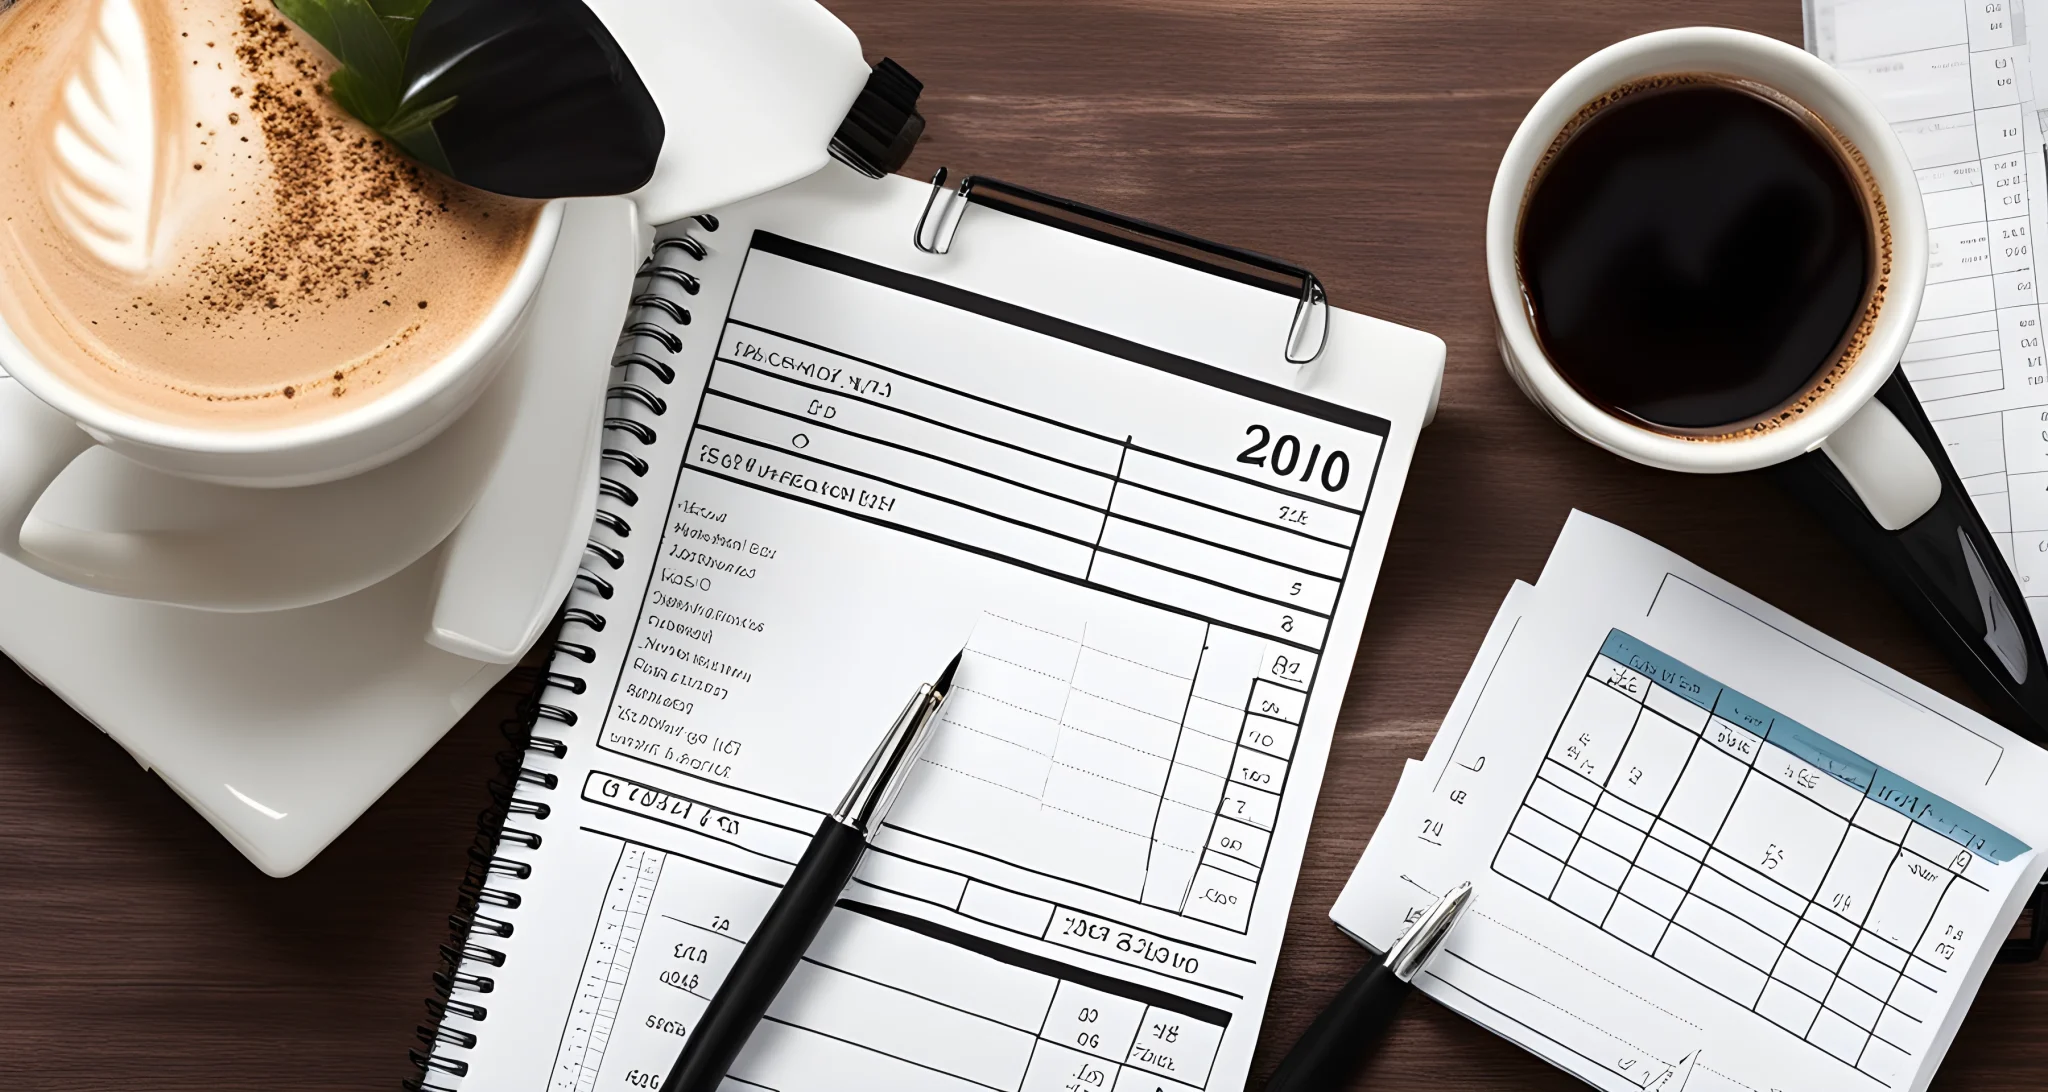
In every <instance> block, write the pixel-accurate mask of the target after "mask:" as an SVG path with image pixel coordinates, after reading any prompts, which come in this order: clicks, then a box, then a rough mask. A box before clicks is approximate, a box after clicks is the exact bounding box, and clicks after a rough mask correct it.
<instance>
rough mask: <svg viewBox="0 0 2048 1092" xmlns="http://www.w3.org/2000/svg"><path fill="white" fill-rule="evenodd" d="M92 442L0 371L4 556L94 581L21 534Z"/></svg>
mask: <svg viewBox="0 0 2048 1092" xmlns="http://www.w3.org/2000/svg"><path fill="white" fill-rule="evenodd" d="M92 446H93V439H92V437H90V436H88V435H86V433H85V430H84V429H82V428H79V427H78V423H77V422H75V421H73V420H72V419H71V418H69V417H66V416H64V415H63V414H61V413H58V412H57V411H56V410H53V409H51V408H50V407H49V406H47V405H44V404H43V401H42V400H41V399H39V398H37V397H36V396H35V395H32V394H30V393H29V392H28V391H27V390H26V389H24V388H23V387H22V385H21V384H20V383H19V382H17V381H16V380H14V379H12V378H9V377H8V376H7V375H5V374H4V373H0V556H6V557H8V558H12V559H13V560H15V561H19V562H21V563H22V564H24V565H27V566H28V567H30V568H32V569H35V570H37V571H38V572H42V573H46V574H48V575H50V576H53V577H56V578H57V579H59V580H63V581H65V582H66V583H73V584H77V583H84V582H86V581H89V580H91V578H92V574H91V573H84V572H74V571H73V570H72V567H71V566H64V565H59V564H58V563H57V562H55V561H52V560H50V559H48V558H45V557H43V556H42V555H40V554H37V553H35V552H33V551H31V550H28V549H27V548H25V547H24V546H23V545H22V542H21V532H22V528H23V527H25V526H27V524H28V517H29V513H30V512H31V511H33V510H34V509H35V506H36V502H37V501H39V500H41V499H42V497H43V494H44V493H46V492H49V489H50V484H51V483H52V482H54V481H56V480H57V475H59V474H62V473H63V472H64V468H65V467H68V466H70V465H71V464H72V462H73V461H74V460H76V459H77V458H78V457H79V456H80V455H83V454H84V453H85V452H86V451H87V450H89V449H91V448H92ZM53 570H61V571H53Z"/></svg>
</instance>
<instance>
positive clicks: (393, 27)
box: [370, 0, 433, 56]
mask: <svg viewBox="0 0 2048 1092" xmlns="http://www.w3.org/2000/svg"><path fill="white" fill-rule="evenodd" d="M431 3H433V0H370V6H371V7H372V8H374V9H376V11H377V17H378V18H380V19H382V20H384V29H385V30H386V31H388V32H389V33H390V35H391V41H392V42H393V43H394V44H396V45H397V46H398V52H399V55H400V56H404V55H405V51H406V50H407V48H408V47H410V46H411V45H412V28H413V27H414V26H417V25H418V24H419V21H420V16H422V15H424V14H426V11H427V5H428V4H431Z"/></svg>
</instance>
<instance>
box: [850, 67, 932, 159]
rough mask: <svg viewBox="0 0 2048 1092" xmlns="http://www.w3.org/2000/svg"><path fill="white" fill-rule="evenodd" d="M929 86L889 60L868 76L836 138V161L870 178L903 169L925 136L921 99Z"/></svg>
mask: <svg viewBox="0 0 2048 1092" xmlns="http://www.w3.org/2000/svg"><path fill="white" fill-rule="evenodd" d="M923 91H924V83H923V82H922V81H920V80H919V79H918V78H917V77H916V76H913V75H911V74H910V73H909V71H907V70H906V69H905V68H904V67H903V66H902V65H900V64H897V63H896V62H895V61H892V60H890V59H889V58H887V57H884V58H882V63H880V64H878V65H876V66H875V68H874V71H872V72H870V73H868V83H867V86H866V87H863V88H861V92H860V96H859V97H858V98H855V99H854V100H853V109H852V110H849V111H848V112H847V114H846V120H845V121H843V122H840V123H839V131H838V132H837V133H835V134H833V136H832V157H833V158H834V159H837V160H839V161H840V162H841V163H844V164H846V165H847V166H849V167H852V168H853V169H854V170H857V171H859V172H861V173H862V174H865V175H867V176H868V177H870V178H880V177H882V176H883V175H885V174H892V173H894V172H896V171H897V170H900V169H902V167H903V164H905V163H906V162H909V160H910V150H911V149H912V148H915V147H916V146H917V138H919V137H921V136H923V135H924V115H922V114H920V113H918V112H917V96H918V95H919V94H920V93H922V92H923Z"/></svg>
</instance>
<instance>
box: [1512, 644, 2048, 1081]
mask: <svg viewBox="0 0 2048 1092" xmlns="http://www.w3.org/2000/svg"><path fill="white" fill-rule="evenodd" d="M2025 850H2026V847H2025V846H2023V845H2021V844H2020V843H2018V842H2017V841H2016V840H2014V839H2013V838H2012V837H2011V836H2010V835H2008V834H2006V833H2005V832H2003V831H2001V830H1998V829H1997V828H1995V827H1992V826H1990V825H1989V824H1987V823H1985V822H1983V821H1982V820H1980V819H1978V818H1977V817H1976V816H1974V815H1971V814H1970V813H1969V812H1966V811H1964V810H1962V809H1960V808H1958V807H1956V806H1955V805H1953V804H1950V803H1949V802H1948V801H1946V800H1943V799H1941V798H1940V797H1938V796H1936V795H1934V794H1933V793H1930V792H1928V791H1926V790H1925V789H1922V788H1920V787H1919V786H1917V785H1915V784H1913V783H1912V782H1910V781H1908V780H1906V779H1905V778H1903V777H1900V776H1899V775H1898V774H1896V773H1894V772H1892V771H1890V770H1887V769H1884V768H1883V767H1881V766H1878V765H1876V764H1875V763H1872V762H1869V761H1867V760H1865V759H1863V758H1862V757H1861V756H1859V755H1857V754H1855V753H1854V752H1852V751H1850V750H1849V749H1847V748H1845V747H1843V746H1841V745H1840V744H1838V743H1836V742H1834V741H1833V740H1832V739H1829V738H1828V737H1827V736H1824V735H1822V734H1821V733H1819V732H1816V731H1814V730H1813V729H1811V728H1809V727H1807V726H1805V725H1803V724H1800V723H1798V722H1796V721H1793V720H1791V719H1790V718H1788V717H1784V716H1782V715H1780V714H1778V713H1776V712H1775V711H1773V710H1771V709H1769V708H1767V707H1765V706H1764V705H1762V704H1761V703H1759V702H1756V701H1754V700H1753V699H1751V698H1749V697H1747V696H1745V695H1743V694H1740V693H1738V692H1736V691H1734V690H1731V689H1728V688H1727V687H1723V686H1721V685H1720V684H1718V683H1716V682H1714V681H1713V680H1712V679H1709V678H1707V677H1706V676H1704V675H1702V674H1700V673H1699V672H1696V671H1694V670H1692V669H1691V668H1689V667H1687V666H1686V665H1684V664H1683V663H1681V662H1679V661H1678V660H1676V659H1674V658H1672V657H1670V656H1667V655H1665V654H1664V653H1661V652H1658V651H1657V650H1655V649H1653V648H1650V647H1649V646H1647V645H1645V644H1643V643H1642V642H1641V641H1638V640H1636V639H1635V638H1633V637H1630V636H1629V635H1627V634H1625V633H1622V632H1621V631H1619V630H1614V631H1611V632H1610V633H1609V635H1608V638H1607V640H1606V642H1605V643H1604V644H1603V645H1602V647H1601V650H1600V653H1599V655H1598V656H1596V657H1595V658H1594V660H1593V663H1592V665H1591V667H1590V668H1589V669H1588V670H1587V672H1586V675H1585V677H1584V678H1583V679H1582V680H1580V684H1579V689H1578V693H1577V694H1576V696H1575V697H1574V698H1573V700H1572V703H1571V706H1570V708H1569V709H1568V710H1567V712H1566V713H1565V716H1564V718H1563V720H1562V722H1561V723H1560V724H1559V725H1558V728H1557V731H1556V734H1555V735H1554V737H1553V738H1552V740H1551V746H1550V750H1549V752H1548V754H1547V755H1546V757H1545V758H1544V761H1543V763H1542V765H1541V767H1540V768H1539V770H1538V772H1537V774H1536V776H1535V777H1534V778H1533V779H1532V780H1531V782H1530V785H1529V789H1528V792H1527V793H1526V795H1525V796H1524V797H1523V800H1522V804H1521V808H1520V810H1519V811H1518V812H1517V813H1516V816H1515V818H1514V821H1513V823H1512V824H1511V826H1510V828H1509V830H1508V833H1507V834H1506V836H1505V837H1504V838H1503V839H1502V841H1501V844H1500V847H1499V849H1498V850H1497V851H1496V853H1495V856H1494V859H1493V870H1494V871H1495V872H1497V873H1499V874H1500V875H1502V876H1504V877H1506V878H1508V879H1510V880H1512V881H1514V882H1515V883H1518V884H1520V885H1522V886H1523V887H1526V888H1528V889H1529V890H1531V891H1533V892H1534V893H1535V894H1537V895H1538V896H1540V897H1542V898H1544V899H1546V900H1548V901H1549V902H1551V903H1553V904H1555V905H1557V906H1559V907H1562V908H1563V909H1565V910H1567V911H1570V912H1571V913H1573V914H1576V915H1578V916H1579V917H1581V918H1584V919H1585V920H1587V921H1589V922H1591V923H1593V924H1594V925H1596V926H1598V927H1599V928H1600V929H1601V931H1603V932H1604V933H1606V934H1608V935H1610V936H1612V937H1615V938H1617V939H1619V940H1620V941H1622V942H1624V943H1626V944H1629V945H1631V946H1632V947H1634V948H1636V949H1638V950H1640V951H1642V952H1644V953H1646V954H1648V955H1650V956H1652V957H1654V958H1655V959H1656V960H1657V961H1658V962H1660V963H1662V964H1664V965H1665V966H1667V967H1670V968H1671V969H1673V970H1675V971H1677V972H1679V973H1680V974H1683V975H1685V976H1686V977H1687V978H1690V979H1692V980H1693V981H1695V982H1697V983H1699V984H1700V985H1702V986H1705V987H1706V988H1708V989H1710V990H1713V991H1714V992H1716V993H1718V994H1721V995H1722V996H1724V997H1726V998H1728V999H1730V1000H1732V1001H1734V1002H1735V1003H1737V1004H1739V1005H1742V1006H1743V1007H1745V1008H1748V1009H1751V1010H1753V1011H1755V1012H1756V1013H1757V1014H1758V1015H1761V1016H1763V1017H1765V1018H1766V1019H1768V1020H1770V1021H1771V1022H1772V1023H1774V1024H1776V1025H1777V1026H1779V1027H1780V1028H1783V1029H1784V1030H1785V1031H1786V1032H1788V1033H1790V1034H1792V1035H1795V1036H1797V1037H1799V1038H1801V1039H1803V1040H1805V1041H1806V1042H1808V1043H1811V1044H1812V1045H1814V1046H1816V1047H1818V1048H1820V1049H1821V1050H1824V1051H1826V1052H1827V1053H1828V1054H1830V1055H1833V1056H1834V1057H1835V1058H1838V1059H1840V1060H1841V1061H1842V1062H1843V1063H1845V1064H1847V1065H1850V1066H1854V1067H1856V1068H1857V1069H1859V1070H1862V1071H1863V1072H1865V1073H1868V1074H1872V1075H1874V1076H1880V1077H1882V1076H1886V1075H1891V1074H1895V1073H1897V1072H1899V1071H1900V1068H1901V1066H1902V1064H1903V1063H1904V1062H1905V1060H1906V1058H1907V1057H1909V1056H1910V1055H1912V1054H1914V1053H1916V1052H1918V1051H1919V1050H1920V1049H1922V1048H1923V1047H1924V1046H1925V1045H1926V1044H1927V1042H1928V1041H1929V1039H1930V1038H1931V1036H1932V1034H1933V1032H1934V1028H1933V1026H1932V1024H1933V1023H1934V1022H1935V1021H1937V1020H1938V1019H1939V1015H1940V1012H1941V1008H1942V1006H1941V1000H1940V999H1941V998H1942V997H1943V996H1944V995H1945V994H1946V993H1947V991H1948V989H1949V987H1948V986H1947V983H1946V979H1948V978H1949V977H1950V976H1951V975H1956V974H1960V973H1961V967H1960V966H1959V965H1958V966H1953V967H1952V966H1951V965H1950V964H1951V960H1952V959H1953V958H1954V956H1955V955H1956V953H1957V951H1958V950H1959V946H1960V945H1959V942H1961V941H1962V940H1963V939H1964V937H1963V935H1962V927H1961V926H1960V925H1959V924H1956V923H1957V922H1960V921H1962V920H1964V919H1966V918H1968V917H1971V916H1974V914H1975V913H1976V912H1977V910H1978V908H1979V906H1980V904H1981V903H1982V901H1983V900H1985V899H1989V898H1991V897H1992V896H1991V894H1990V891H1989V889H1988V888H1987V886H1986V885H1985V883H1983V882H1982V880H1983V878H1984V876H1985V874H1986V873H1987V872H1988V870H1989V869H1990V868H1992V867H1993V866H1995V865H1996V864H1997V863H1999V862H2002V861H2004V860H2008V859H2010V858H2011V857H2013V856H2015V855H2017V854H2019V853H2023V852H2025Z"/></svg>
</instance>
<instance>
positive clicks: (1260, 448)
mask: <svg viewBox="0 0 2048 1092" xmlns="http://www.w3.org/2000/svg"><path fill="white" fill-rule="evenodd" d="M1244 434H1245V435H1246V436H1249V437H1251V438H1252V443H1251V446H1250V447H1247V448H1245V449H1244V450H1243V451H1240V452H1238V453H1237V461H1238V462H1241V463H1249V464H1251V465H1252V466H1263V467H1265V468H1266V469H1268V470H1271V471H1272V472H1273V473H1275V474H1277V475H1279V476H1280V477H1283V478H1295V479H1296V480H1297V481H1304V482H1306V481H1311V480H1314V481H1320V482H1321V483H1322V487H1323V488H1324V489H1327V490H1329V491H1330V492H1332V493H1335V492H1337V491H1338V490H1340V489H1343V488H1344V485H1345V483H1347V482H1349V481H1350V480H1351V456H1350V455H1347V454H1345V453H1344V452H1342V451H1332V452H1330V455H1329V457H1328V458H1324V457H1323V445H1321V444H1315V445H1313V446H1311V447H1310V448H1309V450H1308V457H1307V458H1303V457H1302V451H1301V439H1300V437H1297V436H1282V437H1280V438H1279V439H1277V440H1276V439H1274V438H1273V430H1272V429H1269V428H1267V427H1266V426H1264V425H1252V426H1249V427H1248V428H1246V429H1245V430H1244ZM1269 448H1270V450H1268V449H1269ZM1296 470H1299V471H1300V472H1301V473H1300V474H1299V475H1296V474H1295V471H1296ZM1319 471H1320V474H1319V473H1318V472H1319Z"/></svg>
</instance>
